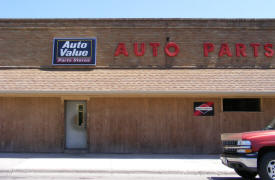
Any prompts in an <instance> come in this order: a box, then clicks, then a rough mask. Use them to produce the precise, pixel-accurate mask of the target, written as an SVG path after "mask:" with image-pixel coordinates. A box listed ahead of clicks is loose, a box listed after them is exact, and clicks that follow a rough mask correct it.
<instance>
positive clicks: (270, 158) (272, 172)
mask: <svg viewBox="0 0 275 180" xmlns="http://www.w3.org/2000/svg"><path fill="white" fill-rule="evenodd" d="M259 175H260V177H261V179H265V180H271V179H275V152H269V153H266V154H264V155H263V157H262V158H261V160H260V164H259Z"/></svg>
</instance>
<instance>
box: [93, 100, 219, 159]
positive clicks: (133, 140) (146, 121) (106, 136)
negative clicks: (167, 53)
mask: <svg viewBox="0 0 275 180" xmlns="http://www.w3.org/2000/svg"><path fill="white" fill-rule="evenodd" d="M194 101H212V102H214V103H215V112H219V111H220V100H219V99H218V98H214V99H190V98H189V99H188V98H187V99H186V98H92V99H91V100H90V101H89V103H88V112H89V119H88V124H89V143H90V148H89V149H90V152H93V153H98V152H100V153H194V154H197V153H216V152H218V151H219V148H220V145H219V144H220V141H219V133H220V132H219V131H220V123H219V122H220V121H219V114H218V113H217V114H215V116H208V117H206V116H205V117H195V116H193V102H194Z"/></svg>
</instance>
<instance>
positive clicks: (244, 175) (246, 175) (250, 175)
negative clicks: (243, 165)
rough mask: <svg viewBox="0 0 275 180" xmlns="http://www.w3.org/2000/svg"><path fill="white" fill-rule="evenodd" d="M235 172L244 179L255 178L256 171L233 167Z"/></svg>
mask: <svg viewBox="0 0 275 180" xmlns="http://www.w3.org/2000/svg"><path fill="white" fill-rule="evenodd" d="M234 170H235V172H236V173H237V174H238V175H239V176H241V177H242V178H244V179H255V177H256V175H257V172H250V171H245V170H240V169H237V168H235V169H234Z"/></svg>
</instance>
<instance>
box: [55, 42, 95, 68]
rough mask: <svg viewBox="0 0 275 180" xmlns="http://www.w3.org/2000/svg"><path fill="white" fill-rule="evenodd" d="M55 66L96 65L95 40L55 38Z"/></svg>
mask: <svg viewBox="0 0 275 180" xmlns="http://www.w3.org/2000/svg"><path fill="white" fill-rule="evenodd" d="M52 64H53V65H95V64H96V39H95V38H85V39H84V38H75V39H72V38H70V39H66V38H55V39H54V40H53V63H52Z"/></svg>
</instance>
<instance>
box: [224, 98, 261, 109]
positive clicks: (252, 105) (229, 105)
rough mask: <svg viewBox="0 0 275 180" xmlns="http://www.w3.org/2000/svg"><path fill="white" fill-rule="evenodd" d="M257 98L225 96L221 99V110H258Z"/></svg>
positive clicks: (258, 100) (258, 101) (258, 102)
mask: <svg viewBox="0 0 275 180" xmlns="http://www.w3.org/2000/svg"><path fill="white" fill-rule="evenodd" d="M260 104H261V103H260V99H259V98H225V99H223V111H224V112H226V111H245V112H260V111H261V108H260Z"/></svg>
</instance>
